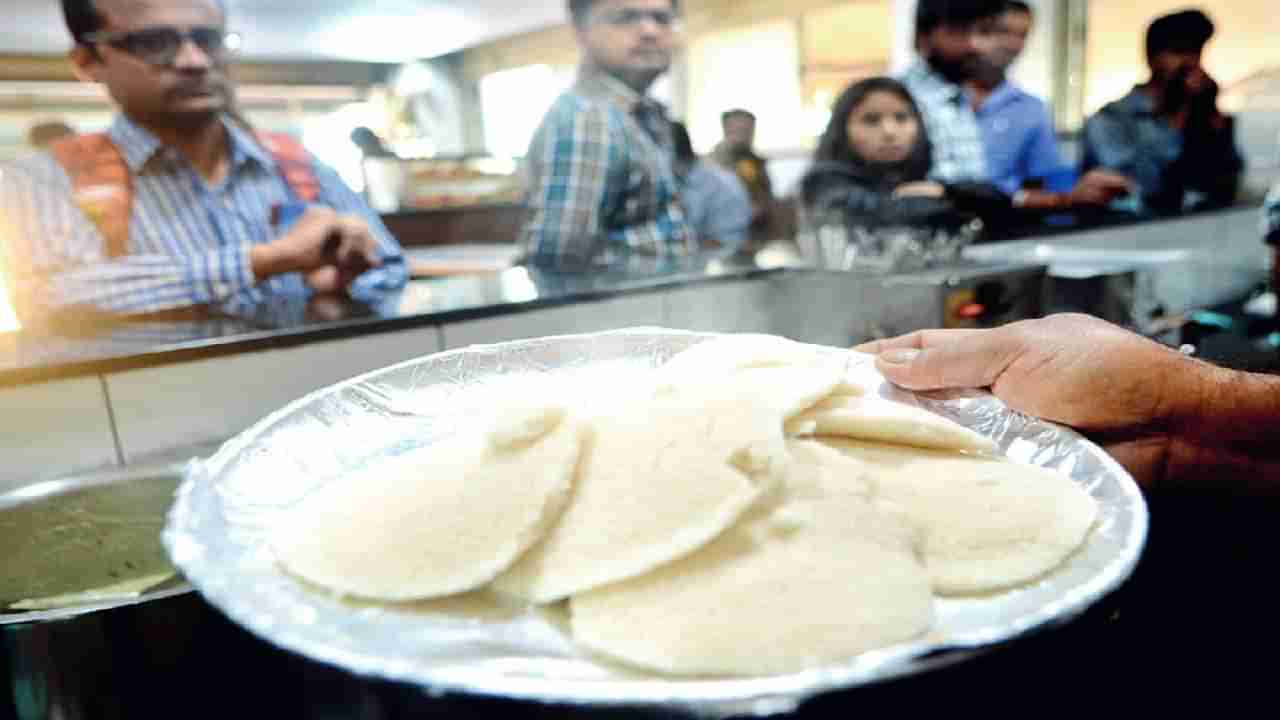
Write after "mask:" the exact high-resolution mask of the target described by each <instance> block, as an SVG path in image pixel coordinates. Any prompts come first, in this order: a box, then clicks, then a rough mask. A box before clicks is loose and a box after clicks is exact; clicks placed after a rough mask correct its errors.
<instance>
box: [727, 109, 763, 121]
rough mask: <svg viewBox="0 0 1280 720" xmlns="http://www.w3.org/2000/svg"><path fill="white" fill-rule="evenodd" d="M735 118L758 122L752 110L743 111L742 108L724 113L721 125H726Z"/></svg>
mask: <svg viewBox="0 0 1280 720" xmlns="http://www.w3.org/2000/svg"><path fill="white" fill-rule="evenodd" d="M734 118H744V119H746V120H750V121H751V122H755V121H756V115H755V113H753V112H751V111H750V110H743V109H742V108H734V109H732V110H725V111H724V112H723V113H721V114H720V124H721V125H724V124H725V123H727V122H729V121H730V120H732V119H734Z"/></svg>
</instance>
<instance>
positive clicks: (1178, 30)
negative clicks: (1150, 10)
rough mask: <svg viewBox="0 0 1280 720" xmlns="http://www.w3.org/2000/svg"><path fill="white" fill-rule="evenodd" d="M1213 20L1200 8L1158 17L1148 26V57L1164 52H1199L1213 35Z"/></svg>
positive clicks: (1152, 57)
mask: <svg viewBox="0 0 1280 720" xmlns="http://www.w3.org/2000/svg"><path fill="white" fill-rule="evenodd" d="M1213 33H1214V26H1213V21H1212V20H1210V19H1209V16H1208V15H1205V14H1204V13H1202V12H1200V11H1199V10H1184V11H1182V12H1178V13H1174V14H1172V15H1165V16H1164V17H1159V18H1156V19H1155V21H1154V22H1152V23H1151V26H1150V27H1148V28H1147V59H1148V60H1151V59H1154V58H1155V56H1156V55H1159V54H1160V53H1162V52H1166V51H1173V52H1199V51H1201V50H1203V49H1204V46H1205V45H1207V44H1208V43H1209V40H1210V38H1212V37H1213Z"/></svg>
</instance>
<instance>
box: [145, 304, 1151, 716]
mask: <svg viewBox="0 0 1280 720" xmlns="http://www.w3.org/2000/svg"><path fill="white" fill-rule="evenodd" d="M1147 522H1148V520H1147V510H1146V505H1145V503H1144V501H1143V498H1142V494H1141V492H1140V490H1139V489H1138V487H1137V486H1136V484H1135V483H1134V482H1133V480H1132V478H1130V477H1129V476H1128V475H1127V474H1126V473H1125V471H1124V470H1123V469H1122V468H1121V467H1120V466H1119V465H1118V464H1116V463H1115V462H1114V461H1113V460H1112V459H1111V458H1110V457H1108V456H1107V455H1106V454H1105V453H1104V452H1102V450H1100V449H1099V448H1097V447H1096V446H1094V445H1092V444H1091V443H1089V442H1088V441H1086V440H1085V439H1083V438H1082V437H1080V436H1079V435H1078V434H1076V433H1075V432H1073V431H1071V430H1069V429H1067V428H1063V427H1060V426H1057V425H1054V424H1051V423H1047V422H1044V421H1041V420H1038V419H1035V418H1031V417H1027V416H1024V415H1021V414H1019V413H1016V412H1012V411H1010V410H1009V409H1008V408H1007V407H1005V406H1004V405H1003V404H1002V403H1001V402H1000V401H999V400H998V399H996V398H995V397H993V396H991V395H990V394H989V393H984V392H979V391H965V392H950V393H935V394H926V395H916V394H912V393H908V392H905V391H902V390H900V389H897V388H895V387H893V386H891V385H890V384H888V383H887V382H885V381H884V379H883V378H882V377H881V376H880V375H879V374H878V373H877V372H876V370H875V367H874V362H873V360H872V358H870V357H869V356H866V355H862V354H859V353H855V352H851V351H848V350H844V349H840V348H829V347H820V346H813V345H806V344H801V343H797V342H793V341H791V340H787V339H785V338H780V337H775V336H765V335H715V334H701V333H690V332H681V331H674V330H666V329H661V328H637V329H630V330H619V331H614V332H608V333H599V334H592V335H575V336H562V337H550V338H539V339H534V340H523V341H517V342H511V343H504V344H498V345H485V346H474V347H469V348H464V349H461V350H456V351H451V352H445V353H440V354H436V355H432V356H428V357H424V358H421V359H417V360H413V361H410V362H406V363H403V364H401V365H397V366H394V367H391V368H387V369H384V370H380V371H377V372H374V373H370V374H368V375H365V376H362V377H359V378H355V379H353V380H350V381H348V382H344V383H341V384H338V385H336V386H333V387H330V388H327V389H324V390H322V391H319V392H316V393H313V394H312V395H309V396H307V397H305V398H303V399H301V400H299V401H297V402H295V403H293V404H291V405H289V406H288V407H286V408H284V409H282V410H280V411H279V412H277V413H275V414H273V415H271V416H269V417H268V418H266V419H264V420H263V421H261V422H260V423H258V424H257V425H256V426H254V427H253V428H251V429H249V430H248V431H246V432H244V433H243V434H241V435H240V436H238V437H236V438H234V439H233V440H231V441H230V442H228V443H227V444H226V445H224V446H223V447H222V448H221V450H220V451H219V452H218V453H217V454H215V455H214V456H213V457H211V458H208V459H204V460H198V461H194V462H192V463H191V464H190V466H189V467H188V468H187V473H186V478H185V481H184V483H183V485H182V487H181V489H180V491H179V493H178V499H177V502H176V503H175V505H174V507H173V509H172V511H171V513H170V517H169V519H168V524H167V526H166V529H165V532H164V541H165V545H166V548H167V549H168V551H169V553H170V556H171V557H172V559H173V561H174V563H175V564H176V565H177V566H178V567H179V568H180V569H181V570H182V572H183V574H184V575H185V576H186V577H187V578H188V580H189V581H190V582H191V584H192V585H193V586H194V587H195V588H196V589H197V590H199V592H201V593H202V594H203V595H204V597H205V598H206V599H208V601H209V602H210V603H212V604H213V605H215V606H216V607H218V608H219V609H220V610H222V611H223V612H225V613H226V614H227V615H228V616H229V617H231V618H232V619H233V620H235V621H236V622H238V623H239V624H241V625H242V626H244V627H245V628H247V629H249V630H250V631H252V632H254V633H256V634H257V635H259V636H261V637H262V638H264V639H266V640H268V641H270V642H272V643H274V644H276V645H278V646H280V647H282V648H286V649H288V650H291V651H294V652H297V653H300V654H302V655H304V656H307V657H309V658H312V659H314V660H317V661H320V662H325V663H329V664H332V665H335V666H338V667H341V668H344V669H346V670H349V671H351V672H353V673H357V674H360V675H366V676H371V677H378V678H383V679H389V680H395V681H401V682H406V683H412V684H416V685H419V686H421V687H423V688H424V689H426V690H428V691H430V692H432V693H437V694H439V693H465V694H472V695H480V696H493V697H503V698H510V699H521V700H530V701H537V702H543V703H565V704H573V705H586V706H649V707H652V706H662V707H665V708H670V709H673V710H684V711H688V712H691V713H695V714H698V715H709V716H724V717H727V716H731V715H743V714H746V715H768V714H773V713H777V712H783V711H786V710H790V709H793V708H795V707H798V706H799V705H800V704H801V703H802V702H804V701H805V700H807V699H809V698H812V697H814V696H817V695H821V694H823V693H826V692H832V691H836V690H844V689H848V688H853V687H857V686H859V685H865V684H869V683H873V682H879V681H883V680H886V679H890V678H896V677H903V676H907V675H911V674H915V673H921V672H926V671H928V670H930V669H932V668H935V667H938V666H940V665H942V664H947V663H952V662H957V661H963V660H964V659H966V658H968V657H971V656H974V655H976V654H979V653H981V652H984V651H986V650H989V649H991V648H993V647H997V646H999V645H1000V644H1003V643H1007V642H1011V641H1014V640H1016V639H1017V638H1019V637H1021V636H1024V635H1026V634H1028V633H1032V632H1035V631H1037V630H1040V629H1044V628H1046V627H1051V626H1054V625H1059V624H1062V623H1065V622H1068V621H1070V620H1072V619H1073V618H1075V617H1077V616H1078V615H1080V614H1081V613H1082V612H1084V611H1085V610H1086V609H1088V608H1089V607H1090V606H1091V605H1093V604H1094V603H1096V602H1098V601H1099V600H1100V599H1102V598H1103V597H1104V596H1105V595H1106V594H1108V593H1109V592H1111V591H1113V590H1114V589H1116V588H1117V587H1119V586H1120V585H1121V584H1122V583H1123V582H1124V581H1125V580H1126V579H1127V578H1128V577H1129V575H1130V574H1131V573H1132V572H1133V569H1134V567H1135V566H1136V564H1137V561H1138V558H1139V556H1140V554H1141V551H1142V548H1143V545H1144V543H1145V540H1146V534H1147Z"/></svg>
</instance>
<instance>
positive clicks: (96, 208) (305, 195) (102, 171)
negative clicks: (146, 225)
mask: <svg viewBox="0 0 1280 720" xmlns="http://www.w3.org/2000/svg"><path fill="white" fill-rule="evenodd" d="M255 135H256V136H257V138H258V142H261V143H262V145H263V147H265V148H266V150H267V152H269V153H270V154H271V157H272V158H273V159H274V160H275V162H276V166H277V167H278V168H279V170H280V175H281V177H282V178H283V179H284V181H285V184H286V185H288V186H289V190H290V191H292V192H293V194H294V195H295V196H296V197H297V198H298V200H300V201H302V202H304V203H313V202H315V201H316V200H317V199H318V198H319V197H320V181H319V179H318V178H317V177H316V166H315V160H313V159H312V157H311V153H309V152H307V150H306V148H304V147H303V146H302V143H300V142H298V141H297V140H295V139H294V138H293V137H291V136H289V135H284V134H282V133H267V132H259V133H255ZM49 152H50V154H52V155H53V158H54V160H56V161H57V162H58V164H59V165H61V166H62V168H63V170H65V171H66V173H67V177H69V178H70V179H71V195H72V201H73V202H74V203H75V204H76V207H78V208H80V210H81V212H83V213H84V214H85V217H87V218H89V221H90V222H92V223H93V224H94V225H95V226H96V227H97V228H98V232H99V233H101V234H102V237H103V239H104V240H105V241H106V254H107V257H108V258H119V257H123V256H125V255H127V254H128V252H129V219H130V216H131V214H132V212H133V179H132V177H131V176H130V174H129V165H128V163H127V162H126V161H125V159H124V155H122V154H121V153H120V149H119V148H117V147H116V145H115V143H114V142H112V140H111V138H110V136H108V135H107V134H106V133H91V134H87V135H76V136H73V137H69V138H63V139H62V140H59V141H57V142H55V143H53V145H52V146H50V148H49Z"/></svg>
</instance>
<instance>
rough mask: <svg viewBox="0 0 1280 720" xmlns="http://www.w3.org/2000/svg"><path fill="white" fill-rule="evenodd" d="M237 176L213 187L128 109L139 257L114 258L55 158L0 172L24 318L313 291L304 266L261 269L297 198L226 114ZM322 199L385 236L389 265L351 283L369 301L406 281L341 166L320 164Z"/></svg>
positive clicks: (6, 234)
mask: <svg viewBox="0 0 1280 720" xmlns="http://www.w3.org/2000/svg"><path fill="white" fill-rule="evenodd" d="M223 125H224V126H225V127H226V129H227V134H228V140H229V149H230V153H231V157H230V166H229V170H228V173H227V177H226V178H225V179H224V180H223V181H222V182H221V183H219V184H218V185H216V186H210V185H209V184H208V183H207V182H206V181H205V180H204V179H203V178H202V177H201V176H200V174H199V173H198V172H197V171H196V170H195V169H194V168H193V167H192V166H191V164H190V163H188V162H187V161H186V160H185V159H184V158H183V157H182V156H181V155H180V153H178V152H177V151H176V150H174V149H172V148H168V147H166V146H164V145H163V144H161V143H160V141H159V140H158V139H156V137H155V136H154V135H152V134H151V133H150V132H148V131H147V130H145V129H143V128H141V127H139V126H138V125H136V124H134V123H133V122H131V121H130V120H129V119H128V118H126V117H124V116H123V115H121V116H119V117H117V118H116V120H115V122H114V123H113V124H112V126H111V128H110V130H109V131H108V135H109V136H110V138H111V139H112V141H113V142H114V143H115V145H116V147H118V148H119V149H120V152H121V155H122V156H123V157H124V159H125V162H126V164H127V165H128V167H129V172H130V175H131V178H132V183H133V207H132V215H131V219H130V225H129V241H128V254H127V255H125V256H124V257H119V258H110V257H108V256H107V253H106V241H105V239H104V238H103V237H102V234H101V233H100V232H99V231H98V229H97V227H96V226H95V225H94V224H93V223H92V222H91V221H90V220H89V218H88V217H86V216H85V214H84V213H83V212H82V211H81V210H80V209H79V207H77V205H76V204H75V202H74V201H73V200H72V185H71V179H70V178H69V177H68V176H67V173H66V172H65V171H64V170H63V169H62V167H61V166H60V165H59V164H58V163H57V161H55V160H54V159H53V157H52V156H51V155H49V154H37V155H32V156H29V157H26V158H23V159H20V160H17V161H15V162H13V163H11V164H10V165H8V166H7V167H5V168H3V169H2V170H0V172H2V173H3V176H0V241H3V242H2V243H0V246H3V247H4V248H5V250H6V251H7V253H8V255H9V257H8V260H9V267H10V269H11V272H12V274H13V275H14V276H15V279H16V283H15V284H16V285H17V286H18V287H17V288H16V292H15V297H16V298H17V300H18V307H19V308H20V310H21V311H22V313H23V314H24V315H30V314H33V313H35V314H39V313H42V312H48V311H52V310H58V309H62V308H68V307H88V308H92V309H95V310H98V311H102V312H108V313H119V314H141V313H151V312H159V311H163V310H171V309H175V308H182V307H188V306H192V305H206V304H209V305H215V306H225V305H242V304H254V303H256V302H259V301H261V300H262V299H263V298H266V297H268V296H271V295H276V294H296V293H305V292H307V290H306V287H305V285H304V284H303V282H302V278H301V276H300V275H299V274H297V273H292V274H288V275H279V276H276V277H272V278H269V279H266V280H263V281H259V280H258V279H257V278H255V277H254V274H253V270H252V265H251V263H250V258H249V251H250V249H251V248H252V247H253V246H255V245H263V244H266V243H269V242H271V241H272V240H274V239H276V238H277V237H279V236H280V235H281V234H282V232H281V231H279V230H277V229H276V228H274V227H273V226H272V224H271V209H272V207H274V206H279V205H284V204H287V203H291V202H297V200H296V198H295V197H294V194H293V191H292V190H291V189H290V188H289V186H288V185H287V184H286V183H285V181H284V179H283V177H282V176H281V173H280V171H279V169H278V168H277V166H276V163H275V159H274V158H273V157H272V156H271V154H270V153H269V152H267V151H266V150H265V149H264V148H262V146H261V145H259V144H258V142H257V141H256V140H255V139H254V138H253V137H252V136H251V135H250V134H249V133H248V132H246V131H245V130H243V129H242V128H241V127H239V126H238V125H237V124H236V123H234V122H231V121H229V120H224V121H223ZM315 172H316V179H317V180H318V183H319V188H320V192H319V197H318V199H317V201H316V204H318V205H324V206H327V207H330V208H332V209H333V210H335V211H336V212H338V213H341V214H351V215H357V216H359V217H360V218H362V219H363V220H364V221H365V222H366V223H368V225H369V228H370V230H371V232H372V234H373V236H374V238H375V239H376V240H377V242H378V245H379V250H380V253H381V256H382V259H383V265H382V266H381V267H379V268H377V269H374V270H371V271H369V272H367V273H365V274H364V275H362V276H361V277H359V278H358V279H357V280H356V282H355V283H354V284H353V285H352V287H351V294H352V295H353V296H354V297H357V298H360V297H362V296H367V295H369V294H371V293H376V292H379V291H382V290H388V289H394V288H397V287H400V286H402V285H404V283H405V282H406V281H407V279H408V271H407V268H406V265H405V263H404V258H403V255H402V253H401V251H400V247H399V245H398V244H397V243H396V241H395V240H394V239H393V238H392V237H391V234H390V233H389V232H388V231H387V229H386V227H385V226H384V225H383V224H382V221H381V220H380V219H379V218H378V216H377V215H376V214H375V213H374V212H373V211H372V210H370V209H369V207H368V205H367V204H365V202H364V201H363V200H361V199H360V197H359V196H358V195H356V194H355V193H354V192H352V191H351V189H350V188H348V187H347V186H346V184H345V183H343V181H342V179H341V178H340V177H338V174H337V173H335V172H334V171H333V170H332V169H330V168H328V167H326V166H324V165H323V164H321V163H318V162H317V163H316V164H315Z"/></svg>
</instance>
